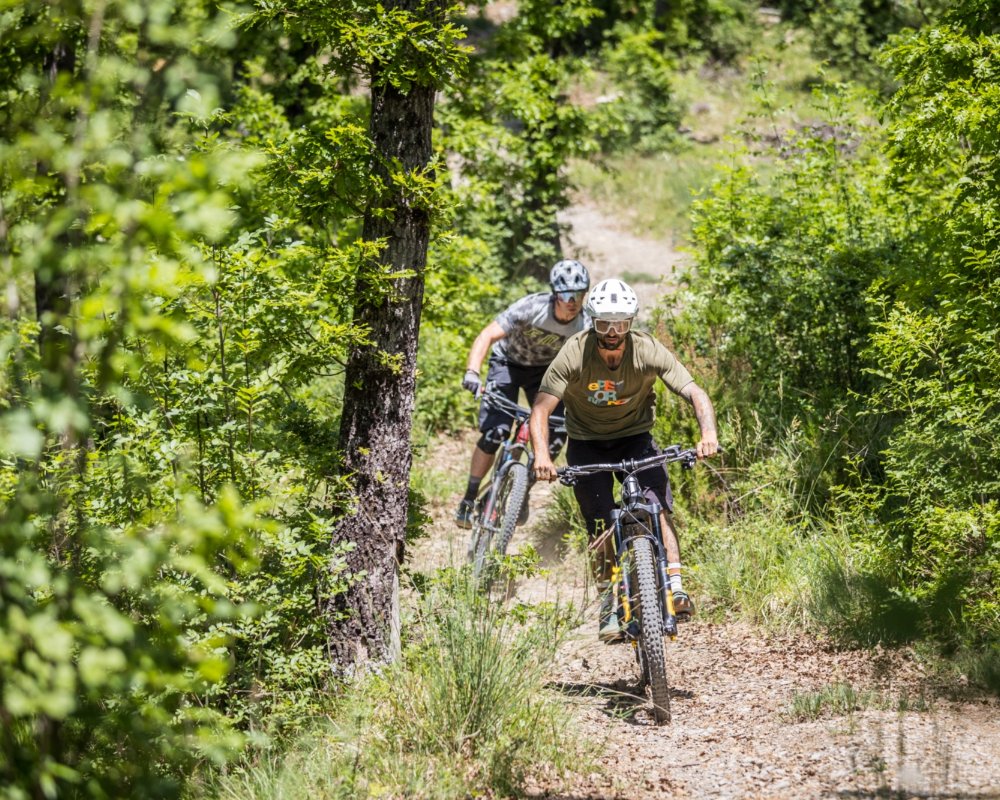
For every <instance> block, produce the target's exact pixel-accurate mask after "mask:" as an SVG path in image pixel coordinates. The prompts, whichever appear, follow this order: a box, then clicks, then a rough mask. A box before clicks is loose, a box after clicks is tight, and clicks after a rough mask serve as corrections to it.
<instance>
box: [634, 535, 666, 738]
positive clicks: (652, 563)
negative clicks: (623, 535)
mask: <svg viewBox="0 0 1000 800" xmlns="http://www.w3.org/2000/svg"><path fill="white" fill-rule="evenodd" d="M653 554H654V550H653V545H652V544H651V543H650V541H649V540H648V539H643V538H637V539H634V540H633V541H632V557H633V558H634V559H635V580H636V584H637V587H636V591H637V594H638V600H639V602H638V604H637V608H636V609H635V614H636V616H637V617H638V619H639V648H640V649H641V651H642V653H641V658H640V659H639V663H640V665H641V668H642V670H643V673H644V674H643V679H644V681H645V683H646V685H648V686H649V694H650V698H651V699H652V701H653V716H654V717H655V718H656V722H657V724H661V725H662V724H663V723H666V722H670V686H669V684H668V683H667V655H666V651H665V649H664V645H663V613H662V611H661V609H660V601H659V597H660V592H659V589H658V588H657V585H656V584H657V581H656V559H655V558H654V555H653Z"/></svg>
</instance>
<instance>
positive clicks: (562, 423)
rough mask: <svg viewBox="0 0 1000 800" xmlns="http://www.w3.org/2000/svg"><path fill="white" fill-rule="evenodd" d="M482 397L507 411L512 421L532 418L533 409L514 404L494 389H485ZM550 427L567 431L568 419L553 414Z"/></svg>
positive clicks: (497, 407)
mask: <svg viewBox="0 0 1000 800" xmlns="http://www.w3.org/2000/svg"><path fill="white" fill-rule="evenodd" d="M481 397H482V399H483V400H485V401H486V402H487V403H489V404H490V405H492V406H493V407H494V408H496V409H499V410H500V411H506V412H507V413H508V414H510V416H511V418H512V419H527V418H528V417H530V416H531V409H528V408H525V407H524V406H522V405H519V404H518V403H515V402H513V401H512V400H511V399H510V398H508V397H506V396H504V395H502V394H500V392H496V391H493V390H492V389H484V390H483V393H482V395H481ZM549 425H550V426H551V427H552V428H554V429H555V430H556V431H557V432H559V433H561V432H563V431H565V430H566V418H565V417H560V416H557V415H555V414H552V415H551V416H550V417H549Z"/></svg>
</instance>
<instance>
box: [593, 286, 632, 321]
mask: <svg viewBox="0 0 1000 800" xmlns="http://www.w3.org/2000/svg"><path fill="white" fill-rule="evenodd" d="M584 308H585V309H586V311H587V313H588V314H590V316H591V318H593V319H602V320H619V319H632V318H633V317H635V315H636V314H637V313H638V311H639V298H638V297H636V296H635V292H633V291H632V289H631V288H630V287H629V285H628V284H627V283H623V282H622V281H620V280H618V279H617V278H609V279H608V280H606V281H601V282H600V283H599V284H597V285H596V286H595V287H594V288H593V289H591V290H590V297H588V298H587V305H586V306H584Z"/></svg>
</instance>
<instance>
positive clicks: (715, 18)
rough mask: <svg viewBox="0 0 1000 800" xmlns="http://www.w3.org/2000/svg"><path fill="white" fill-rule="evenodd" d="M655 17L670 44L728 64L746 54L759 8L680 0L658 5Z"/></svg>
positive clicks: (727, 0)
mask: <svg viewBox="0 0 1000 800" xmlns="http://www.w3.org/2000/svg"><path fill="white" fill-rule="evenodd" d="M655 5H656V6H657V7H658V8H662V9H663V11H661V12H660V14H659V16H657V17H656V18H655V24H656V27H657V28H658V29H659V30H661V31H663V33H664V35H665V37H666V41H667V43H668V45H669V46H670V47H671V48H672V49H674V50H675V51H678V52H681V53H704V54H705V55H707V56H709V57H710V58H712V59H714V60H716V61H721V62H724V63H732V62H735V61H736V60H737V59H738V58H739V57H740V56H741V55H743V54H745V53H746V52H747V51H748V50H749V49H750V45H751V43H752V42H753V37H754V35H755V33H756V25H757V21H756V14H757V9H756V8H755V7H754V4H752V3H749V2H746V0H680V2H673V3H656V4H655Z"/></svg>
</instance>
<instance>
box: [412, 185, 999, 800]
mask: <svg viewBox="0 0 1000 800" xmlns="http://www.w3.org/2000/svg"><path fill="white" fill-rule="evenodd" d="M563 221H564V222H565V223H566V224H567V225H568V226H570V227H569V233H568V237H567V248H566V249H567V255H571V256H574V257H579V258H581V260H583V261H584V262H585V263H586V264H587V265H588V267H590V269H591V272H592V274H593V275H594V277H595V279H601V278H605V277H612V276H615V275H621V274H622V273H623V272H629V273H630V274H633V275H639V276H643V277H642V280H635V281H633V282H634V283H635V284H636V286H635V288H636V289H637V292H638V293H639V294H640V298H641V300H642V302H643V303H644V305H646V306H647V307H648V306H649V305H650V304H652V303H653V302H654V301H655V298H656V296H657V295H658V293H659V292H660V291H661V290H662V288H663V284H664V282H667V281H670V280H671V277H672V275H673V274H674V270H675V268H676V266H677V265H678V264H679V263H680V256H679V255H678V254H677V253H676V252H675V251H674V249H673V248H672V247H671V246H670V244H669V243H664V242H656V241H650V240H644V239H642V238H641V237H637V236H635V235H634V234H632V233H629V232H627V231H624V230H622V229H621V228H620V226H618V225H616V224H615V223H614V222H613V221H611V220H609V219H607V218H606V217H605V216H604V215H603V214H602V213H601V212H600V211H599V210H598V209H597V208H596V207H595V206H592V205H588V204H586V203H582V204H578V205H576V206H574V207H573V208H571V209H570V210H569V211H568V212H567V214H566V215H565V216H564V219H563ZM473 441H474V437H473V435H472V433H471V432H470V434H469V435H468V436H466V437H463V438H460V439H449V440H444V441H441V442H439V443H438V444H437V445H436V446H435V448H434V449H433V451H432V452H430V453H428V454H427V455H426V456H425V459H428V460H429V461H430V462H432V463H433V465H434V468H435V470H437V471H439V472H444V471H452V470H453V471H454V472H453V474H454V475H456V476H464V475H465V473H466V470H467V466H468V458H469V454H470V452H471V447H472V443H473ZM551 491H552V490H551V487H549V486H541V485H540V486H536V487H535V488H534V489H533V490H532V495H531V506H532V516H531V520H530V521H529V524H528V525H527V526H525V528H521V529H518V533H517V534H516V535H515V540H514V543H513V547H514V548H515V549H516V548H517V547H520V546H523V545H524V544H525V543H527V542H530V543H532V544H533V545H534V546H535V547H536V549H537V550H538V551H539V553H540V554H541V556H542V558H543V562H544V565H545V567H546V569H547V575H545V576H542V577H539V578H535V579H531V580H528V581H525V582H523V583H522V584H521V585H520V586H518V587H517V589H516V593H517V595H518V597H519V598H520V599H523V600H526V601H539V600H543V599H549V600H551V599H554V598H560V599H563V600H568V601H570V602H574V603H576V604H577V605H586V604H587V603H588V602H589V604H590V607H589V610H588V612H587V614H586V618H587V619H588V622H586V623H585V624H584V625H582V626H581V627H580V628H579V629H578V630H577V631H575V632H574V633H573V635H572V636H571V637H570V638H569V639H568V640H567V642H566V643H565V645H564V646H563V647H562V649H561V651H560V653H559V658H558V662H557V664H556V665H555V668H554V669H553V673H552V676H551V684H550V685H551V687H552V690H553V691H554V692H556V693H558V694H559V695H560V696H562V697H563V698H565V702H566V703H567V704H568V705H571V706H572V707H573V708H574V709H575V712H576V714H575V716H576V719H577V720H578V722H577V724H578V726H579V732H580V733H581V734H582V735H583V736H585V737H587V738H589V739H590V740H592V741H596V742H598V743H599V755H598V757H597V769H595V770H594V772H593V774H591V775H582V776H578V777H577V778H575V779H573V781H572V782H571V783H570V785H562V784H560V783H558V782H555V781H553V782H551V783H539V784H538V785H536V786H534V787H533V788H532V792H531V796H534V797H544V798H553V799H555V798H561V799H562V800H584V799H585V798H621V799H622V800H632V799H633V798H639V799H642V798H658V797H677V798H759V799H760V800H763V799H764V798H768V799H769V800H779V798H780V799H781V800H785V799H786V798H787V800H800V799H802V798H866V797H892V798H1000V704H998V703H997V701H996V700H994V699H989V698H977V697H975V696H973V695H970V694H968V693H965V694H964V695H963V692H962V687H947V686H944V687H942V686H940V685H938V684H935V683H934V682H932V681H931V680H930V679H929V678H928V676H926V675H925V673H924V671H923V670H922V668H921V665H920V664H919V663H918V661H917V660H916V659H915V658H914V657H913V655H912V654H911V653H910V652H908V651H905V650H904V651H892V652H883V651H846V652H845V651H838V650H835V649H832V648H830V647H828V646H826V645H824V644H823V643H822V642H820V641H817V640H816V639H814V638H811V637H809V636H805V635H774V634H768V633H766V632H765V631H763V630H761V629H758V628H754V627H750V626H748V625H746V624H742V623H738V622H724V623H715V622H710V621H705V620H701V619H695V620H694V621H692V622H691V623H689V624H687V625H685V626H683V627H682V629H681V632H680V636H679V637H678V639H677V640H676V641H674V642H670V643H668V651H667V653H668V669H669V671H670V676H671V685H672V699H671V706H672V712H673V722H672V723H671V724H670V725H666V726H659V727H657V726H655V725H654V724H653V719H652V717H651V715H650V713H649V706H648V704H647V702H646V699H645V697H644V696H641V695H640V696H637V693H638V691H639V690H638V672H637V669H636V666H635V657H634V654H633V651H632V648H631V646H630V645H613V646H608V645H603V644H600V643H599V642H598V641H597V626H596V617H595V613H594V608H593V607H592V606H593V598H592V596H591V595H592V590H589V589H588V586H587V581H586V577H585V569H584V563H583V560H582V558H581V556H580V555H579V554H576V553H574V552H573V551H572V550H571V549H568V548H567V547H565V546H564V545H563V544H562V542H561V538H560V535H559V531H553V530H551V529H549V527H547V524H546V518H545V514H544V513H543V509H544V507H545V506H546V504H547V503H548V502H549V498H550V495H551ZM457 501H458V496H457V495H456V496H454V497H449V498H447V499H445V500H444V501H442V502H441V504H440V505H438V506H434V507H432V508H431V509H430V511H431V513H432V516H433V519H434V524H433V526H432V532H431V536H430V537H429V538H428V539H426V540H423V541H422V542H420V543H419V544H418V546H417V547H416V549H415V552H414V554H413V556H414V562H413V565H414V568H415V569H418V570H431V569H433V568H434V567H437V566H443V565H446V564H448V563H455V562H457V561H461V559H462V558H463V557H464V552H465V545H466V533H465V532H464V531H459V530H458V529H457V528H455V526H454V525H453V524H452V522H451V514H452V512H453V510H454V506H455V504H457ZM838 686H840V687H843V686H850V687H852V689H853V691H854V692H855V693H856V695H857V696H859V697H860V698H862V699H861V700H860V701H859V702H858V703H856V704H855V706H856V707H855V708H853V709H851V710H846V711H839V712H830V711H827V712H824V713H822V714H820V715H819V716H816V717H813V716H811V715H808V714H802V713H798V714H797V713H795V710H796V698H797V697H798V698H799V706H800V707H801V705H802V698H809V697H814V696H816V695H817V693H820V692H824V691H826V692H829V691H831V687H838Z"/></svg>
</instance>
